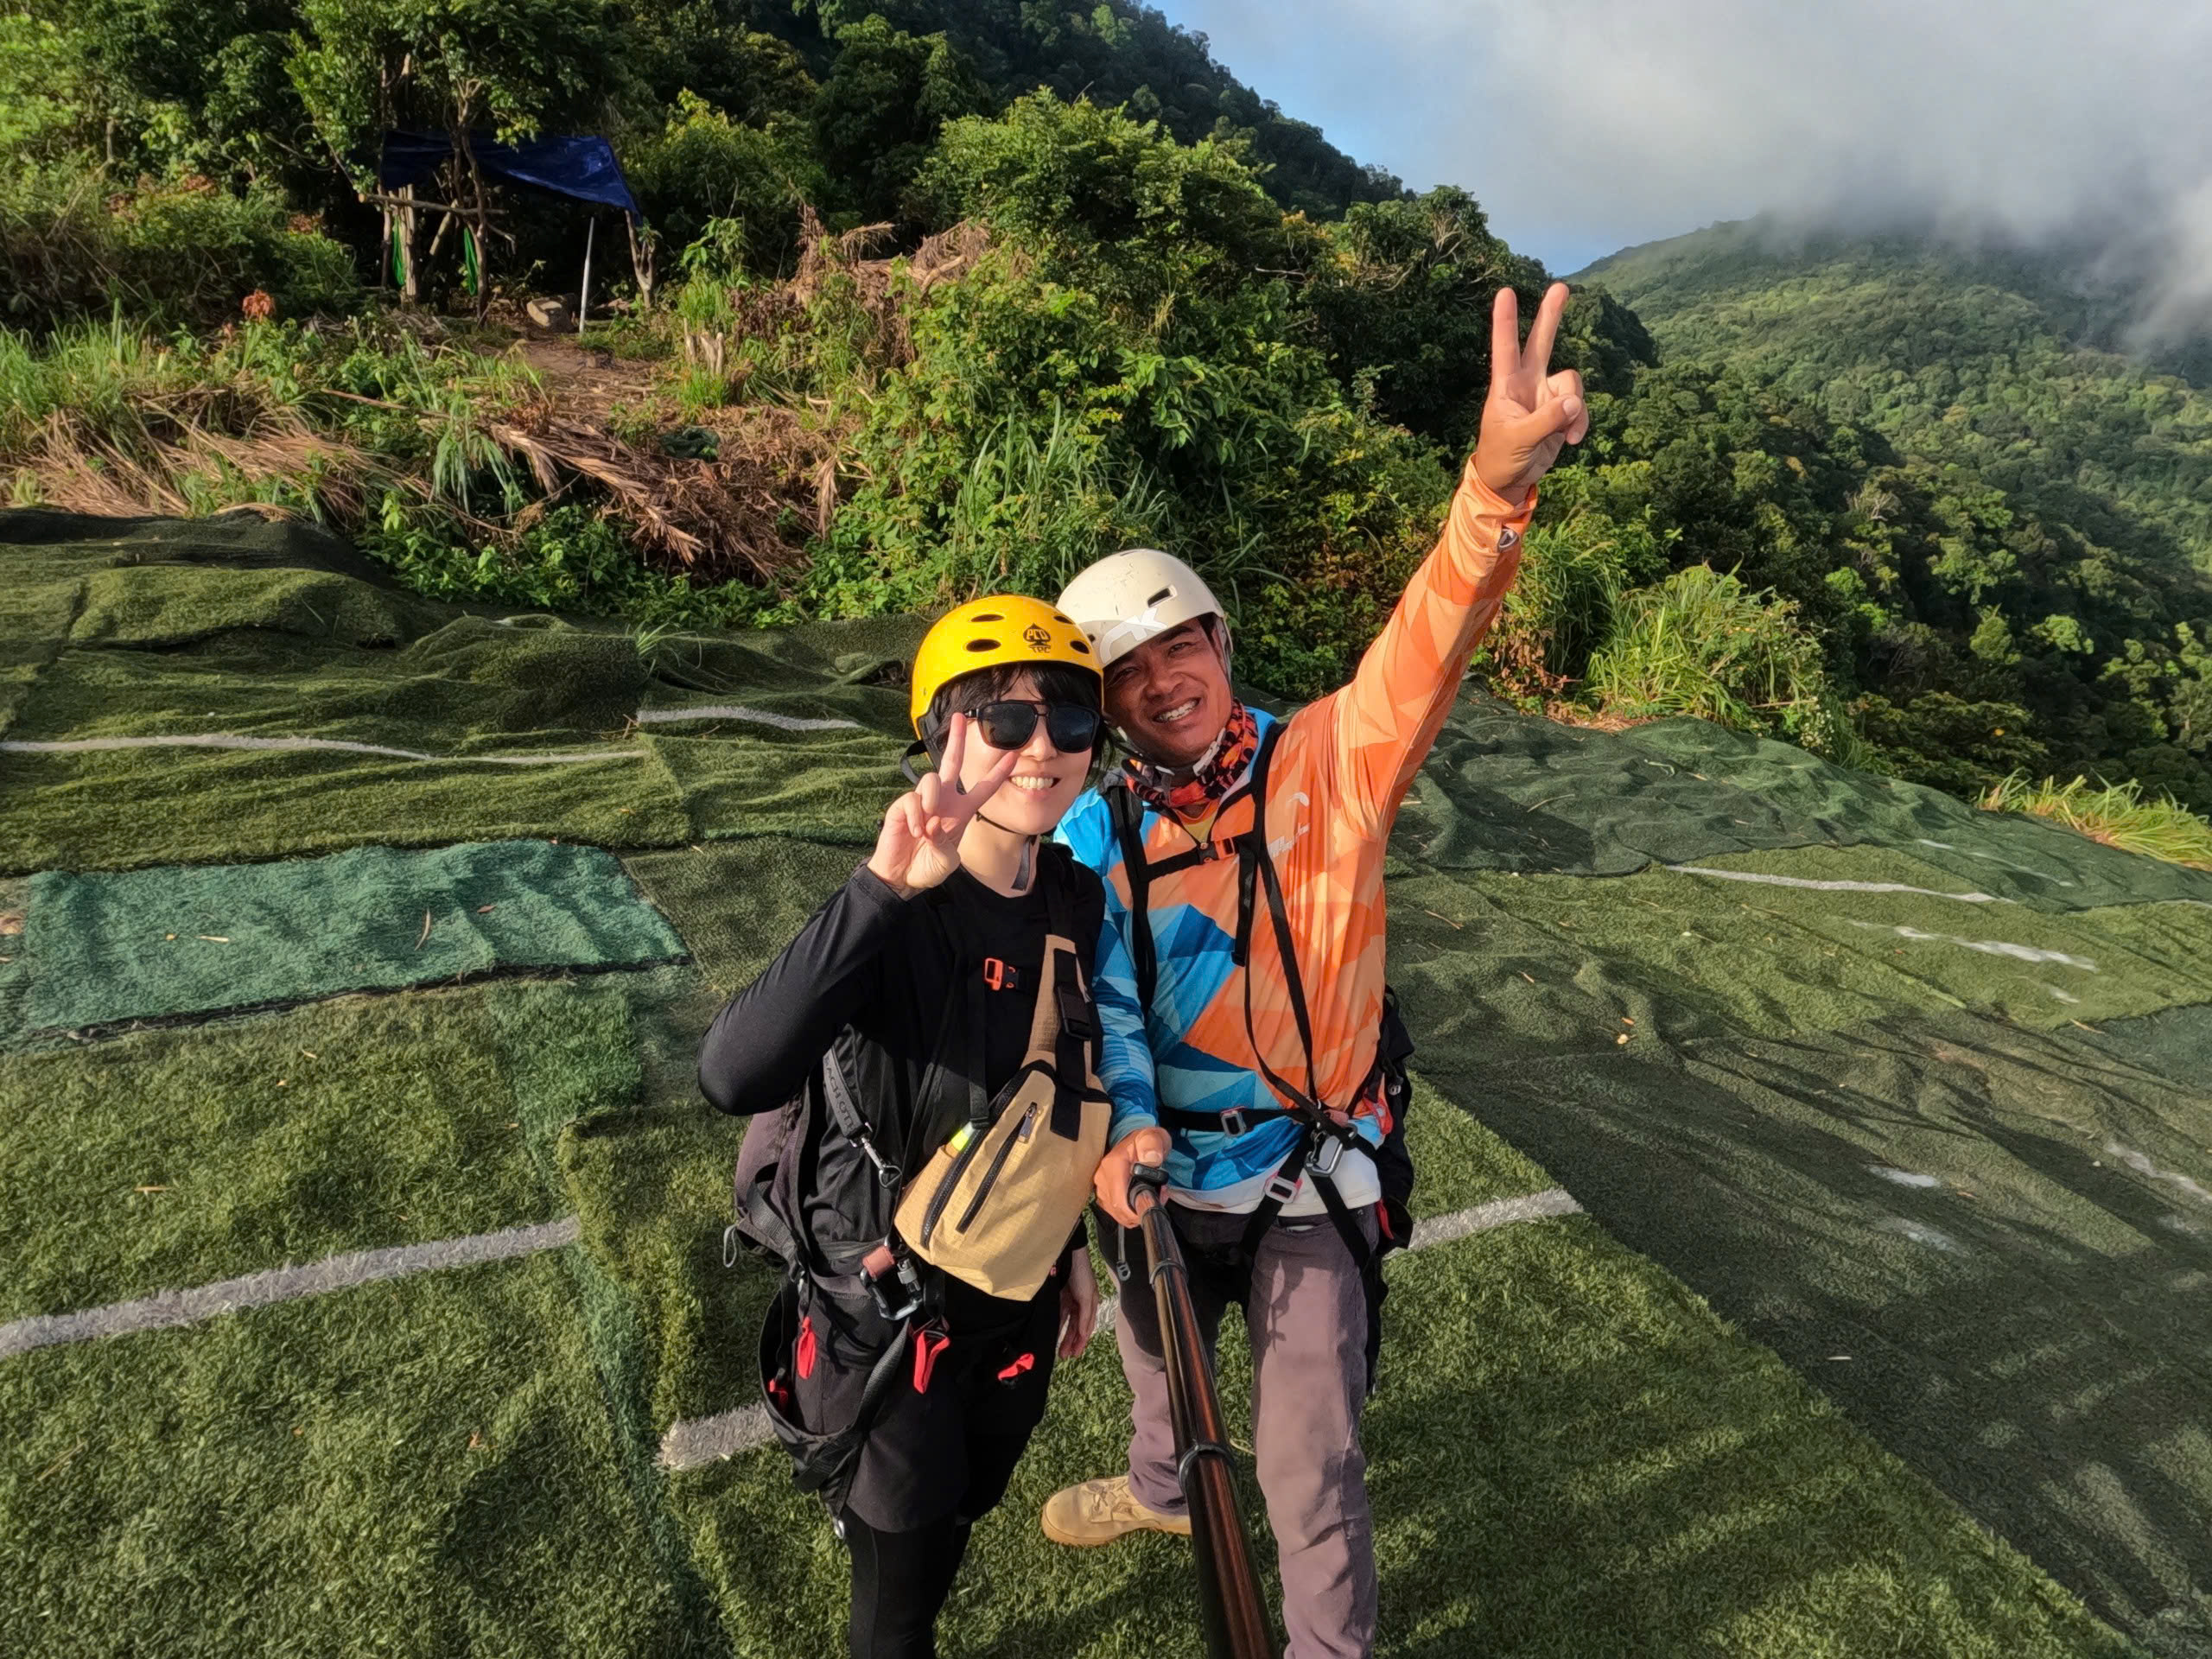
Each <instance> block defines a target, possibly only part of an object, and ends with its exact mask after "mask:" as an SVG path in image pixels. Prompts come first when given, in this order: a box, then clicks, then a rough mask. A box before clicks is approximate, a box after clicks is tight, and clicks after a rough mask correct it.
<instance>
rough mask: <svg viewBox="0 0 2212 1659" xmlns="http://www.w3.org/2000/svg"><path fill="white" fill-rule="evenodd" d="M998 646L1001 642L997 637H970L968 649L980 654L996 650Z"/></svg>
mask: <svg viewBox="0 0 2212 1659" xmlns="http://www.w3.org/2000/svg"><path fill="white" fill-rule="evenodd" d="M978 620H981V619H980V618H979V619H978ZM998 648H999V642H998V641H997V640H995V639H970V640H969V642H968V649H969V650H970V651H972V652H976V653H978V654H979V655H980V654H981V653H982V652H987V651H996V650H997V649H998Z"/></svg>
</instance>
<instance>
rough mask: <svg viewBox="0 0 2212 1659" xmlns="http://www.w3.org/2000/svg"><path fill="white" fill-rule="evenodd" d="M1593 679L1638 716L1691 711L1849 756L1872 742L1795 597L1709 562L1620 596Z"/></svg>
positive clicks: (1609, 706)
mask: <svg viewBox="0 0 2212 1659" xmlns="http://www.w3.org/2000/svg"><path fill="white" fill-rule="evenodd" d="M1589 689H1590V691H1591V693H1592V695H1593V696H1595V697H1597V699H1598V700H1599V702H1601V703H1602V704H1603V705H1604V706H1605V709H1606V710H1607V712H1609V713H1611V714H1617V715H1624V716H1626V717H1628V718H1630V719H1633V720H1644V719H1654V718H1658V717H1662V716H1665V715H1695V716H1697V717H1698V718H1700V719H1701V720H1709V721H1713V723H1714V724H1716V725H1720V726H1726V727H1729V728H1732V729H1734V730H1737V731H1741V732H1753V733H1758V734H1764V735H1770V736H1781V737H1786V738H1788V739H1789V740H1790V741H1793V742H1796V743H1799V744H1802V746H1803V747H1806V748H1808V749H1811V750H1813V751H1814V752H1815V753H1819V754H1824V755H1826V756H1827V757H1828V758H1829V759H1830V760H1837V761H1840V762H1842V763H1844V764H1846V765H1853V764H1856V763H1857V762H1858V761H1859V760H1860V759H1861V758H1862V751H1863V750H1864V747H1865V745H1864V743H1863V742H1862V741H1860V739H1859V736H1858V734H1857V733H1856V732H1855V731H1854V730H1853V727H1852V724H1851V718H1850V715H1848V713H1847V711H1846V710H1845V709H1844V707H1843V703H1842V701H1841V699H1840V698H1839V697H1838V696H1837V695H1836V692H1835V689H1834V685H1833V684H1832V683H1831V682H1830V681H1829V679H1828V676H1827V669H1826V667H1825V665H1824V664H1823V663H1822V660H1821V647H1820V644H1819V642H1818V641H1817V640H1815V639H1813V637H1812V636H1811V635H1809V634H1808V633H1807V632H1805V631H1804V630H1803V629H1802V628H1801V627H1800V626H1798V625H1797V620H1796V606H1795V605H1793V604H1792V603H1790V602H1789V601H1787V600H1777V599H1776V598H1774V597H1773V596H1772V595H1771V594H1762V593H1754V592H1752V591H1751V589H1749V588H1745V586H1744V585H1743V584H1742V583H1741V582H1738V581H1737V579H1736V578H1735V577H1734V576H1733V575H1728V574H1726V572H1723V571H1719V570H1715V569H1713V567H1712V566H1710V565H1705V564H1694V565H1691V566H1689V567H1688V569H1682V570H1678V571H1676V572H1675V574H1674V575H1671V576H1669V577H1668V578H1667V580H1666V581H1664V582H1661V583H1659V584H1658V585H1657V586H1656V587H1650V588H1637V589H1635V590H1634V591H1632V592H1630V593H1627V594H1622V595H1621V596H1620V598H1619V600H1618V602H1617V605H1616V607H1615V619H1614V626H1613V629H1612V632H1611V634H1610V635H1609V636H1608V637H1607V639H1606V640H1605V645H1603V646H1601V647H1600V648H1599V651H1598V652H1597V653H1596V655H1594V656H1593V657H1592V658H1591V661H1590V680H1589Z"/></svg>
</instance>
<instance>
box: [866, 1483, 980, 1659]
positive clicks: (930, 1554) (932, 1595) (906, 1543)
mask: <svg viewBox="0 0 2212 1659" xmlns="http://www.w3.org/2000/svg"><path fill="white" fill-rule="evenodd" d="M837 1524H838V1526H839V1528H840V1529H842V1531H843V1533H844V1535H845V1548H847V1549H849V1550H850V1551H851V1552H852V1556H853V1611H852V1617H851V1618H850V1620H849V1622H848V1624H847V1625H846V1627H845V1639H846V1641H847V1642H848V1643H849V1644H850V1647H851V1649H852V1659H937V1616H938V1611H940V1610H941V1609H942V1608H943V1607H944V1599H945V1597H946V1595H947V1594H948V1593H950V1591H951V1589H952V1579H953V1575H954V1574H955V1573H957V1572H958V1571H959V1570H960V1560H961V1557H962V1556H963V1555H965V1554H967V1553H968V1534H969V1523H968V1522H965V1521H960V1520H952V1521H940V1522H937V1523H936V1524H935V1525H933V1526H927V1527H920V1528H917V1529H915V1530H913V1531H912V1532H878V1531H877V1530H876V1529H874V1527H871V1526H870V1525H868V1522H865V1521H863V1520H861V1518H860V1516H857V1515H855V1514H854V1513H853V1512H852V1511H851V1510H846V1511H845V1512H844V1514H843V1515H842V1516H839V1517H838V1522H837Z"/></svg>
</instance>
